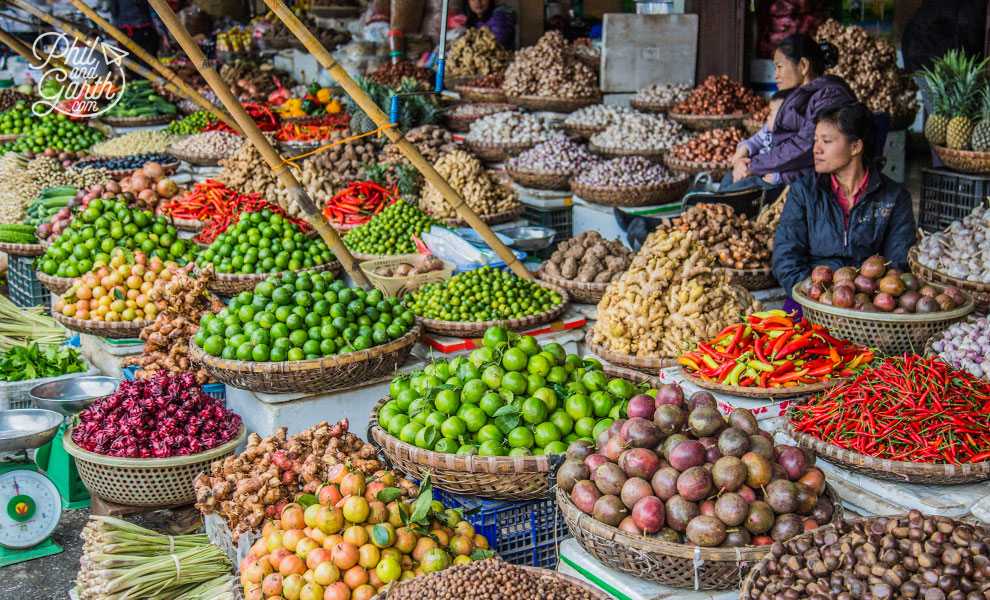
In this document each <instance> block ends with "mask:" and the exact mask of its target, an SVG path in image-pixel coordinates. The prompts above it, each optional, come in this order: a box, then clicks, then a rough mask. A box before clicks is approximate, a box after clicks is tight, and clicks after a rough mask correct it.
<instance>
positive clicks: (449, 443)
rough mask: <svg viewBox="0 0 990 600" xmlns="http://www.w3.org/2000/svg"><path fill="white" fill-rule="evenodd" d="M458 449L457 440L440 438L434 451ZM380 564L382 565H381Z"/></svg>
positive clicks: (454, 451)
mask: <svg viewBox="0 0 990 600" xmlns="http://www.w3.org/2000/svg"><path fill="white" fill-rule="evenodd" d="M458 447H459V445H458V443H457V440H455V439H452V438H449V437H444V438H440V441H439V442H437V445H436V446H434V447H433V451H434V452H443V453H444V454H454V453H456V452H457V448H458ZM378 564H379V565H381V563H378Z"/></svg>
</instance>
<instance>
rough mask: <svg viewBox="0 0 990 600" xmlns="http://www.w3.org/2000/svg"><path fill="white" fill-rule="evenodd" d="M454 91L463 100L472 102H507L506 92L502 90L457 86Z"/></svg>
mask: <svg viewBox="0 0 990 600" xmlns="http://www.w3.org/2000/svg"><path fill="white" fill-rule="evenodd" d="M454 91H455V92H457V93H458V94H460V95H461V98H464V99H465V100H470V101H471V102H505V92H503V91H502V88H483V87H472V86H470V85H455V86H454Z"/></svg>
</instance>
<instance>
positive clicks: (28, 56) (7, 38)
mask: <svg viewBox="0 0 990 600" xmlns="http://www.w3.org/2000/svg"><path fill="white" fill-rule="evenodd" d="M0 42H3V43H4V44H6V45H7V47H9V48H10V49H11V50H13V51H14V52H16V53H18V54H20V55H21V56H23V57H24V58H25V60H27V61H28V62H29V63H31V65H32V66H33V67H34V68H36V69H40V68H41V65H43V64H45V63H43V62H42V61H41V59H39V58H38V57H37V56H35V55H34V52H31V50H30V49H29V48H28V47H27V46H26V45H24V42H22V41H21V40H19V39H18V38H17V37H15V36H13V35H11V34H9V33H7V32H6V31H4V30H3V29H0Z"/></svg>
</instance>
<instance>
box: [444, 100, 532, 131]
mask: <svg viewBox="0 0 990 600" xmlns="http://www.w3.org/2000/svg"><path fill="white" fill-rule="evenodd" d="M472 106H475V107H476V108H477V110H478V112H477V113H475V114H470V115H446V116H445V117H444V121H445V122H446V123H447V129H450V130H451V131H460V132H467V131H469V130H470V129H471V123H474V122H475V121H477V120H478V119H480V118H482V117H487V116H489V115H494V114H497V113H500V112H509V111H515V110H519V107H518V106H516V105H515V104H509V103H508V102H478V103H476V104H473V105H472Z"/></svg>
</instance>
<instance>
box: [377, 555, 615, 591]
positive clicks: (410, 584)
mask: <svg viewBox="0 0 990 600" xmlns="http://www.w3.org/2000/svg"><path fill="white" fill-rule="evenodd" d="M492 560H497V559H492ZM513 566H514V567H515V568H517V569H524V570H526V571H532V572H533V573H539V574H540V575H541V576H542V577H546V578H553V579H559V580H561V581H565V582H567V583H569V584H570V585H571V586H573V587H575V588H579V589H582V590H584V591H586V592H588V593H589V594H591V597H592V598H594V599H595V600H612V597H611V596H609V595H608V594H606V593H605V592H603V591H602V590H601V589H599V588H597V587H595V586H593V585H591V584H590V583H586V582H584V581H581V580H580V579H576V578H574V577H571V576H570V575H565V574H564V573H559V572H557V571H554V570H552V569H544V568H542V567H529V566H526V565H513ZM455 568H456V566H455ZM431 576H433V577H437V576H434V575H433V574H432V573H431V574H429V575H423V576H420V577H416V578H415V579H412V580H410V581H406V582H404V583H399V582H396V586H397V587H394V588H391V589H392V590H393V591H394V590H396V589H398V587H402V588H404V589H406V588H415V587H416V584H417V583H420V582H422V581H425V580H427V579H428V578H429V577H431ZM390 594H391V592H390V591H389V590H388V589H386V590H385V591H383V592H379V593H378V594H376V595H374V596H372V597H371V598H370V599H369V600H388V598H389V597H390ZM457 597H458V598H465V599H467V598H470V597H471V596H457ZM533 600H536V599H535V598H534V599H533Z"/></svg>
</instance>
